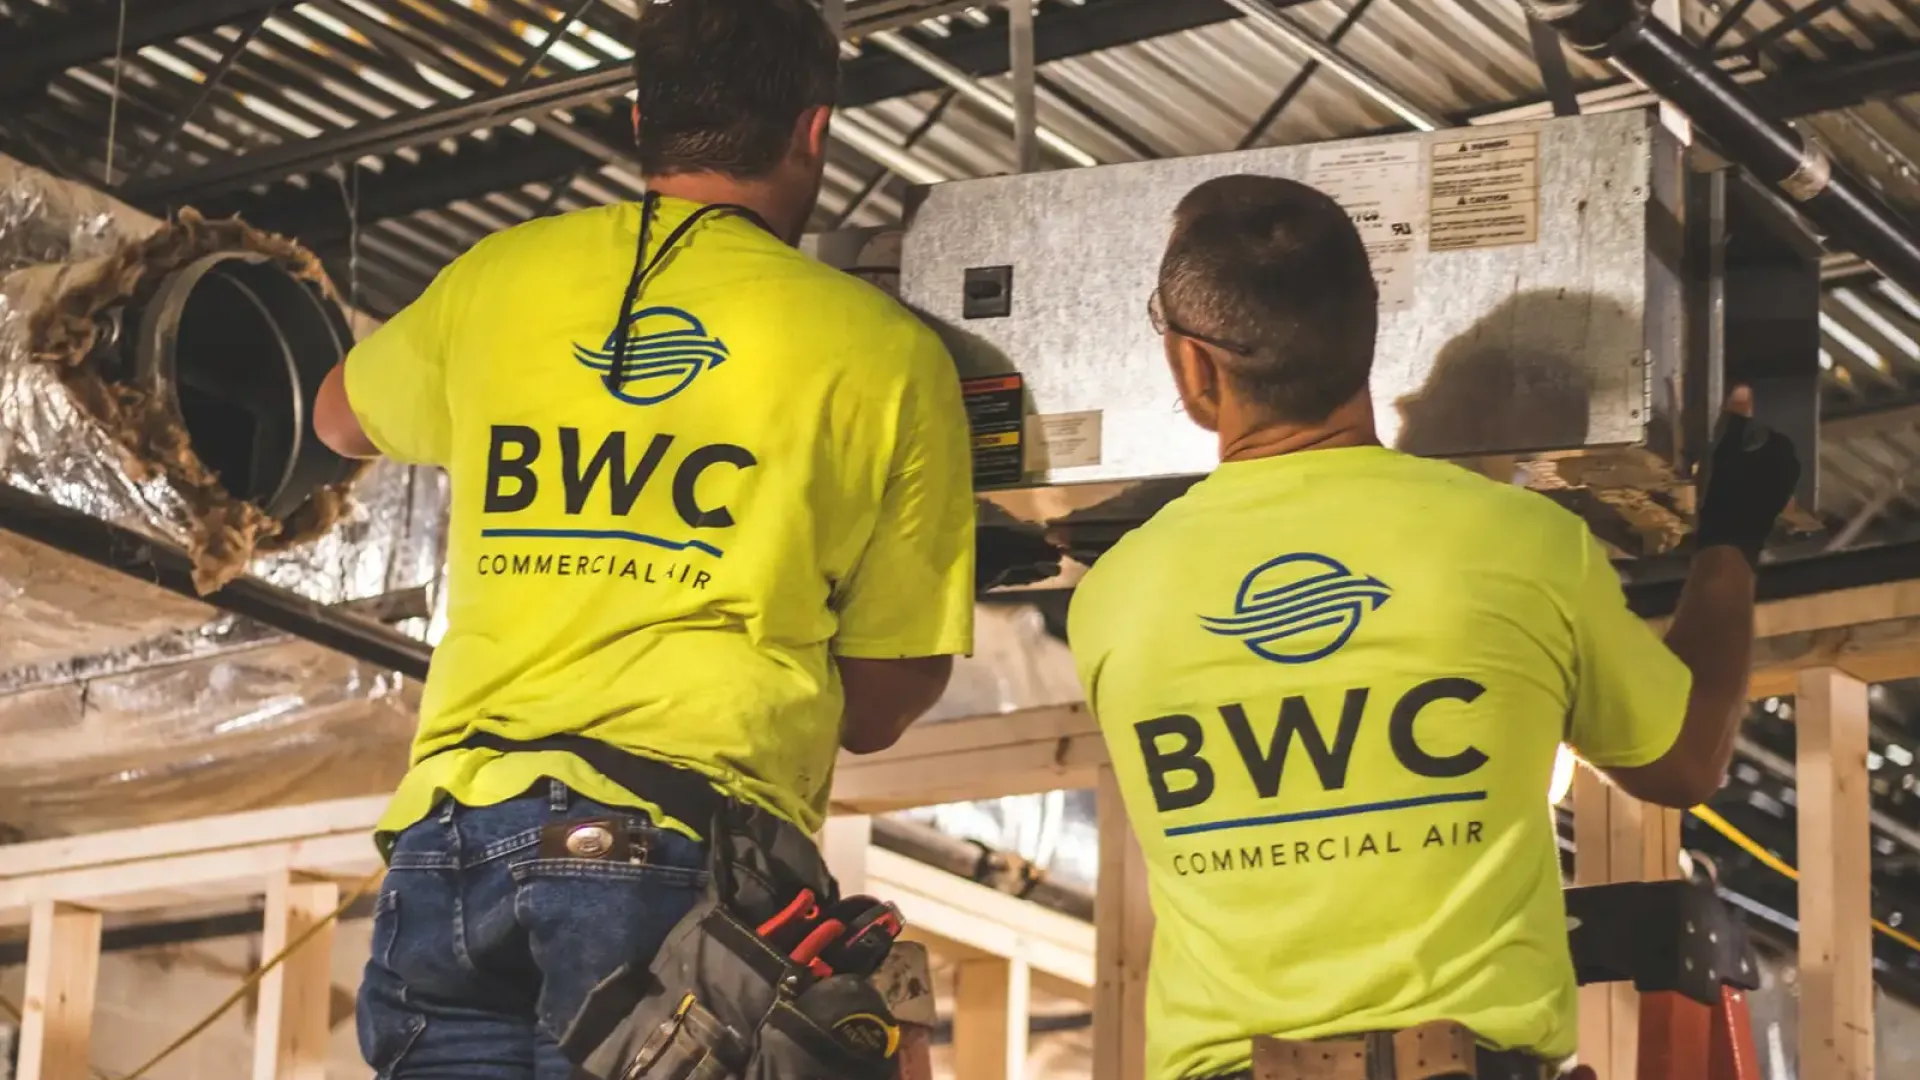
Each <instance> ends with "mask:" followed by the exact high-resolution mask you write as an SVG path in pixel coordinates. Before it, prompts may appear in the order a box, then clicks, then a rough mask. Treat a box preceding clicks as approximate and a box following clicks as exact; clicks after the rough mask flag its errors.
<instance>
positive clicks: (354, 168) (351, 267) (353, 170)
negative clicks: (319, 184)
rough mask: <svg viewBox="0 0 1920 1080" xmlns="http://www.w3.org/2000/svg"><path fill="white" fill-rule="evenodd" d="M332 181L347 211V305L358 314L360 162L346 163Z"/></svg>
mask: <svg viewBox="0 0 1920 1080" xmlns="http://www.w3.org/2000/svg"><path fill="white" fill-rule="evenodd" d="M333 182H334V183H336V184H338V185H340V203H341V205H342V206H344V207H345V208H346V211H347V306H348V307H349V308H352V309H353V313H354V316H355V317H356V318H358V316H359V314H360V163H359V162H358V161H354V162H351V163H349V164H348V165H347V171H346V174H345V175H342V174H339V173H336V174H334V177H333Z"/></svg>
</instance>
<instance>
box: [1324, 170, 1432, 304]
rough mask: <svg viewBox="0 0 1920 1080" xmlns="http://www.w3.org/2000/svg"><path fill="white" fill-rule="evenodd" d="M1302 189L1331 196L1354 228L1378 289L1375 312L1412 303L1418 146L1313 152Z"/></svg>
mask: <svg viewBox="0 0 1920 1080" xmlns="http://www.w3.org/2000/svg"><path fill="white" fill-rule="evenodd" d="M1307 183H1308V184H1310V185H1312V186H1313V187H1316V188H1318V189H1320V190H1321V191H1324V192H1326V193H1327V194H1328V195H1330V196H1332V197H1333V201H1335V202H1337V203H1339V204H1340V206H1341V208H1342V209H1344V210H1346V212H1347V215H1348V216H1349V217H1351V218H1353V223H1354V225H1356V226H1358V227H1359V229H1360V239H1361V240H1363V241H1365V242H1366V245H1367V258H1368V259H1369V260H1371V261H1372V263H1373V280H1374V282H1375V283H1376V284H1377V285H1379V287H1380V310H1381V311H1399V310H1401V309H1403V308H1405V307H1406V306H1407V305H1409V304H1411V303H1413V279H1414V274H1415V271H1416V270H1417V269H1418V267H1419V265H1420V261H1419V251H1418V244H1419V234H1420V211H1421V206H1420V144H1419V143H1418V142H1413V141H1403V142H1390V143H1377V144H1373V145H1369V146H1342V147H1326V148H1324V149H1320V150H1315V151H1313V152H1312V154H1311V155H1309V156H1308V158H1307Z"/></svg>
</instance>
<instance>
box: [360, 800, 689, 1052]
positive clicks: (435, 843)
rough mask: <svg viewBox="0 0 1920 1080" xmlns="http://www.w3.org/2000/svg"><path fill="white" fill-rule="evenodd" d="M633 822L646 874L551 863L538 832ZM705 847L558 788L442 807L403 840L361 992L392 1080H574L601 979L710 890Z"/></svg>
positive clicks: (656, 940)
mask: <svg viewBox="0 0 1920 1080" xmlns="http://www.w3.org/2000/svg"><path fill="white" fill-rule="evenodd" d="M594 817H612V818H624V819H626V820H627V821H628V822H630V823H631V828H630V832H631V834H632V836H633V838H634V839H633V844H634V850H635V851H636V852H639V851H641V850H642V849H644V850H645V852H646V855H645V861H644V862H621V863H613V862H605V861H590V860H583V859H542V858H538V857H537V856H538V854H539V842H540V827H541V826H542V825H545V824H548V823H550V822H557V821H565V820H568V819H574V818H594ZM705 867H706V857H705V848H704V846H703V845H701V844H699V843H697V842H695V841H692V840H689V839H687V838H686V837H684V836H681V835H680V834H678V833H672V832H666V831H663V830H659V829H655V828H652V827H651V825H650V823H649V822H648V820H647V818H646V816H645V815H644V814H642V813H640V812H638V811H635V810H628V809H620V808H616V807H611V806H604V805H602V804H600V803H596V802H592V801H590V800H587V799H584V798H581V797H580V796H578V795H576V794H574V793H573V792H571V791H569V790H568V789H567V788H566V786H565V785H563V784H561V783H560V782H558V781H545V782H542V784H540V785H539V786H538V787H536V788H535V789H534V791H533V792H530V793H529V794H527V795H525V796H522V797H520V798H518V799H513V800H510V801H508V802H504V803H501V804H499V805H497V806H486V807H465V806H460V805H459V804H457V803H454V802H453V801H452V800H446V801H444V802H443V803H442V804H441V805H440V806H439V807H438V808H437V809H436V810H435V811H434V812H433V814H432V815H431V816H429V817H428V818H427V819H426V820H424V821H421V822H420V823H418V824H416V825H414V826H412V827H411V828H409V829H407V830H406V831H405V832H402V833H401V834H400V835H399V837H398V838H397V839H396V840H395V842H394V849H393V855H392V859H391V861H390V864H389V871H388V874H387V879H386V883H385V884H384V885H382V886H381V890H380V896H379V900H378V902H377V903H376V905H375V907H374V919H373V951H372V956H371V958H370V959H369V960H368V961H367V972H366V977H365V979H364V980H363V981H362V982H361V985H360V1008H359V1017H358V1020H359V1034H360V1052H361V1054H362V1055H363V1056H364V1057H365V1058H366V1060H367V1064H368V1065H370V1066H372V1068H373V1070H374V1072H375V1074H376V1075H377V1076H378V1077H379V1080H569V1078H570V1077H572V1076H573V1075H574V1074H573V1071H572V1066H571V1065H570V1064H568V1062H567V1061H566V1059H565V1058H563V1057H562V1056H561V1054H560V1050H559V1046H558V1041H557V1040H558V1038H559V1036H561V1035H562V1034H564V1033H565V1031H566V1028H567V1024H568V1023H569V1022H570V1021H571V1020H572V1019H573V1016H574V1014H575V1013H576V1012H577V1011H578V1010H579V1008H580V1006H581V1003H582V1002H583V1001H585V999H586V996H587V993H588V992H589V991H590V990H592V989H593V987H594V986H595V985H597V984H598V983H599V982H600V981H601V980H602V979H604V978H606V977H607V976H608V975H611V974H612V973H613V972H614V971H615V970H616V969H618V968H619V967H620V966H621V965H622V964H625V963H627V962H629V961H635V962H640V963H645V962H647V961H650V960H651V959H652V957H653V955H654V953H656V952H657V951H659V948H660V946H661V945H662V944H663V943H664V942H665V940H666V937H667V933H668V932H669V931H670V930H672V929H673V926H674V924H675V923H677V922H679V921H680V919H681V918H682V917H683V916H684V915H685V914H686V913H687V912H688V911H689V910H691V909H692V907H693V905H694V902H695V901H696V900H697V899H698V898H699V895H700V889H701V888H702V886H704V885H705V883H706V871H705Z"/></svg>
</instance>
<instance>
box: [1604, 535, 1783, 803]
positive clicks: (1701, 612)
mask: <svg viewBox="0 0 1920 1080" xmlns="http://www.w3.org/2000/svg"><path fill="white" fill-rule="evenodd" d="M1753 587H1754V575H1753V567H1752V566H1750V565H1748V564H1747V560H1746V559H1745V557H1743V556H1742V555H1741V554H1740V552H1739V551H1738V550H1736V549H1734V548H1731V547H1710V548H1707V549H1706V550H1705V551H1702V552H1700V553H1699V554H1697V555H1695V556H1694V558H1693V565H1692V566H1691V567H1690V568H1689V569H1688V572H1687V582H1686V585H1685V587H1684V588H1683V589H1682V591H1681V593H1680V607H1679V609H1678V610H1677V611H1676V612H1675V613H1674V616H1673V625H1672V626H1671V627H1670V628H1669V629H1668V630H1667V639H1666V644H1667V648H1669V649H1671V650H1673V654H1674V655H1675V656H1677V657H1679V658H1680V662H1681V663H1683V664H1685V665H1686V666H1687V670H1688V672H1690V673H1691V674H1692V676H1693V685H1692V687H1691V689H1690V690H1689V691H1688V693H1687V707H1686V714H1685V718H1684V719H1683V720H1682V721H1681V725H1680V735H1679V737H1678V738H1676V739H1675V740H1674V743H1673V748H1672V749H1670V750H1668V751H1667V752H1666V753H1665V754H1664V755H1662V756H1661V757H1660V758H1659V760H1657V761H1655V762H1653V763H1652V764H1651V765H1643V766H1640V767H1638V768H1632V767H1621V768H1612V769H1607V770H1606V773H1607V775H1608V776H1609V777H1611V778H1612V779H1613V782H1614V783H1616V784H1619V785H1620V787H1621V789H1622V790H1624V791H1626V793H1627V794H1629V795H1632V796H1633V797H1634V798H1636V799H1641V800H1644V801H1646V802H1650V803H1658V804H1659V805H1661V806H1672V807H1678V808H1680V809H1686V808H1687V807H1691V806H1698V805H1700V804H1701V803H1703V802H1705V801H1707V799H1709V798H1711V797H1712V796H1713V793H1714V792H1716V791H1718V790H1720V784H1721V781H1722V780H1723V779H1725V777H1726V775H1727V766H1728V764H1729V763H1730V762H1731V761H1732V760H1733V744H1734V736H1735V735H1737V734H1738V733H1739V731H1740V720H1741V718H1742V717H1743V716H1744V715H1745V714H1746V711H1747V678H1748V674H1749V672H1750V671H1751V670H1752V666H1753Z"/></svg>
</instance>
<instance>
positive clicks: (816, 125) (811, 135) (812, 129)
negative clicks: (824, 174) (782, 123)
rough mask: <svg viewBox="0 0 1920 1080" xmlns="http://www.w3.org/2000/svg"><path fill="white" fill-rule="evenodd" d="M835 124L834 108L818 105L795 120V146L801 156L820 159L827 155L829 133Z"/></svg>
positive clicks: (814, 159) (807, 158) (815, 159)
mask: <svg viewBox="0 0 1920 1080" xmlns="http://www.w3.org/2000/svg"><path fill="white" fill-rule="evenodd" d="M832 126H833V108H832V107H831V106H828V105H817V106H815V107H813V108H811V109H808V110H807V111H805V112H803V113H801V114H800V119H798V120H796V121H794V125H793V146H794V149H795V150H797V151H798V152H799V154H800V156H801V157H803V158H805V159H806V160H808V161H819V160H821V159H824V158H825V157H826V156H827V133H828V131H829V129H830V128H831V127H832Z"/></svg>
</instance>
